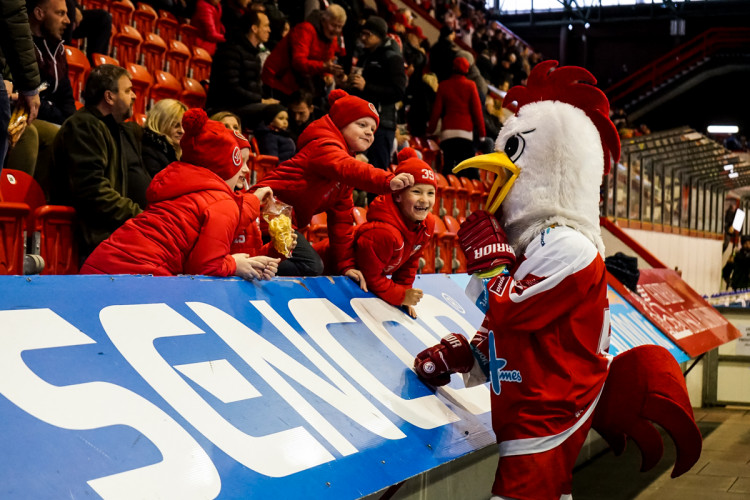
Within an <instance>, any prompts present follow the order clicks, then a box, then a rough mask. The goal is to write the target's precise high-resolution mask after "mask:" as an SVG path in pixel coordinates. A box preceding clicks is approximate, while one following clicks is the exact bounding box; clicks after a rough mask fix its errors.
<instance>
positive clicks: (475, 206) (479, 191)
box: [469, 179, 487, 212]
mask: <svg viewBox="0 0 750 500" xmlns="http://www.w3.org/2000/svg"><path fill="white" fill-rule="evenodd" d="M471 183H472V185H473V186H474V191H473V194H471V195H469V200H470V202H469V207H470V209H471V211H472V212H476V211H477V210H482V209H484V201H485V200H486V199H487V192H486V190H485V189H484V184H482V181H480V180H479V179H471Z"/></svg>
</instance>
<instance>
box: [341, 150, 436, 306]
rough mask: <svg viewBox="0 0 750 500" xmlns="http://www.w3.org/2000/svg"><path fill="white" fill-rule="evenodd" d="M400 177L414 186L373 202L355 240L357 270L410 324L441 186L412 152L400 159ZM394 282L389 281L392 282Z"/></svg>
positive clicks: (418, 297) (400, 156)
mask: <svg viewBox="0 0 750 500" xmlns="http://www.w3.org/2000/svg"><path fill="white" fill-rule="evenodd" d="M398 160H399V161H398V167H397V168H396V172H395V173H396V174H400V173H402V172H407V173H409V174H411V175H412V176H413V177H414V185H413V186H410V187H407V188H405V189H402V190H401V191H397V192H395V193H392V194H383V195H380V196H378V197H377V198H375V200H374V201H373V202H372V204H371V205H370V207H369V208H368V210H367V222H366V223H365V224H362V225H361V226H359V227H358V228H357V230H356V234H355V237H354V248H355V250H354V257H355V262H356V266H357V268H358V269H360V270H361V271H362V274H363V275H364V277H365V281H366V282H367V288H368V289H369V290H370V291H371V292H372V293H374V294H375V295H377V296H378V297H380V298H381V299H383V300H384V301H386V302H388V303H389V304H391V305H394V306H403V307H405V308H406V310H407V311H408V313H409V315H410V316H411V317H412V318H416V317H417V312H416V310H415V309H414V306H416V305H417V303H418V302H419V301H420V300H421V298H422V295H423V293H422V290H419V289H418V288H412V285H413V284H414V278H415V276H416V274H417V269H418V267H419V259H420V257H421V256H422V252H423V250H424V247H425V245H426V244H427V243H428V242H429V241H430V238H432V235H433V234H434V232H435V216H434V215H433V214H432V213H430V212H431V210H432V207H433V205H434V204H435V193H436V191H437V183H436V181H435V174H434V172H433V171H432V169H431V168H430V166H429V165H427V164H426V163H425V162H423V161H422V160H420V159H418V158H417V153H416V151H414V150H413V149H411V148H404V149H403V150H401V152H399V154H398ZM389 276H390V278H389Z"/></svg>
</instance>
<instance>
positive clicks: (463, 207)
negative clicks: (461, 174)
mask: <svg viewBox="0 0 750 500" xmlns="http://www.w3.org/2000/svg"><path fill="white" fill-rule="evenodd" d="M445 177H446V179H447V180H448V182H449V183H450V185H451V186H453V188H455V190H456V204H455V206H454V209H453V213H452V214H449V215H452V216H453V217H455V218H456V219H458V220H464V219H466V217H468V215H469V214H467V213H466V211H467V210H468V208H469V190H468V188H467V187H466V186H464V184H463V183H462V182H461V181H460V180H459V179H458V177H456V176H455V175H453V174H448V175H446V176H445Z"/></svg>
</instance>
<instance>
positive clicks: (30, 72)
mask: <svg viewBox="0 0 750 500" xmlns="http://www.w3.org/2000/svg"><path fill="white" fill-rule="evenodd" d="M0 51H2V53H3V54H4V56H5V57H4V60H3V58H0V63H1V64H0V170H2V169H3V164H4V163H5V153H6V152H7V150H8V149H7V148H8V137H9V133H8V124H9V123H10V118H11V114H10V96H11V95H12V94H13V88H12V86H11V85H6V82H4V81H3V76H2V69H4V68H5V66H6V65H7V66H8V68H10V72H11V73H12V74H13V75H14V76H15V80H14V82H15V89H16V92H17V93H18V96H17V99H20V100H21V102H22V104H23V105H24V106H25V107H26V109H28V111H29V117H28V119H27V120H26V124H28V123H31V122H33V121H34V119H35V118H36V115H37V113H38V112H39V90H38V87H39V82H40V79H39V68H38V67H37V64H36V58H35V57H34V42H33V41H32V39H31V29H30V28H29V18H28V16H27V15H26V7H25V4H24V2H23V0H3V1H2V2H0ZM11 126H14V127H16V124H11ZM20 127H21V130H18V131H15V130H14V132H16V133H17V134H18V135H19V136H20V134H21V133H23V131H22V128H23V127H25V125H24V124H20Z"/></svg>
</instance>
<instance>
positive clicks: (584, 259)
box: [414, 61, 702, 500]
mask: <svg viewBox="0 0 750 500" xmlns="http://www.w3.org/2000/svg"><path fill="white" fill-rule="evenodd" d="M595 83H596V80H595V79H594V77H593V76H592V75H591V74H590V73H589V72H588V71H586V70H585V69H583V68H578V67H573V66H571V67H561V68H557V62H556V61H546V62H543V63H540V64H538V65H537V66H536V67H535V68H534V69H533V71H532V72H531V74H530V75H529V78H528V85H527V86H526V87H513V88H512V89H510V91H509V92H508V94H507V95H506V97H505V104H504V105H505V106H506V107H508V108H509V109H510V110H511V111H513V112H514V113H515V115H514V116H513V117H511V118H510V119H508V121H507V122H506V124H505V126H504V127H503V129H502V131H501V133H500V135H499V136H498V138H497V141H496V143H495V151H496V152H494V153H491V154H489V155H484V156H477V157H475V158H472V159H470V160H467V161H465V162H463V163H461V164H460V165H459V166H457V167H456V169H455V170H456V171H458V170H462V169H465V168H472V167H475V168H481V169H485V170H489V171H491V172H494V173H495V174H496V179H495V182H494V185H493V186H492V189H491V191H490V194H489V197H488V200H487V205H486V209H487V211H478V212H475V213H473V214H472V215H471V216H470V217H469V218H468V219H466V221H465V222H464V224H463V225H462V226H461V230H460V231H459V241H460V244H461V247H462V249H463V251H464V253H465V254H466V258H467V262H468V270H469V273H471V274H473V276H472V280H471V282H470V284H469V286H468V287H467V294H469V295H470V296H472V298H476V303H477V305H478V306H479V307H480V308H481V309H482V310H484V311H485V313H486V316H485V318H484V322H483V323H482V326H481V327H480V329H479V331H478V332H477V333H476V335H475V336H474V337H473V338H472V339H471V341H470V342H469V341H468V340H467V339H466V338H464V337H463V336H462V335H460V334H450V335H448V336H447V337H445V338H444V339H443V340H442V341H441V343H440V344H438V345H436V346H434V347H430V348H429V349H426V350H424V351H422V352H421V353H420V354H419V355H418V356H417V358H416V360H415V362H414V368H415V370H416V372H417V374H418V375H419V376H420V377H421V378H422V379H423V380H425V381H426V382H427V383H429V384H431V385H435V386H439V385H444V384H447V383H448V382H449V381H450V376H451V373H456V372H458V373H463V374H464V380H465V383H466V385H475V384H477V383H484V382H486V381H488V380H489V381H490V383H491V396H490V397H491V398H492V426H493V429H494V431H495V434H496V436H497V441H498V444H499V451H500V459H499V462H498V467H497V472H496V475H495V482H494V484H493V486H492V493H493V494H494V495H495V497H493V498H508V499H517V500H522V499H524V500H525V499H529V500H532V499H533V500H553V499H554V500H557V499H559V498H571V484H572V471H573V466H574V464H575V461H576V458H577V457H578V453H579V451H580V449H581V447H582V445H583V442H584V440H585V439H586V435H587V433H588V432H589V429H590V428H591V427H592V424H593V427H594V429H595V430H597V431H598V432H599V433H600V434H601V435H602V436H603V437H604V438H605V439H606V440H607V442H608V443H609V444H610V445H611V446H612V448H613V449H614V450H615V452H616V453H618V454H619V453H621V452H622V451H623V450H624V448H625V443H626V441H627V437H631V438H632V439H633V440H634V441H635V442H636V444H637V445H638V446H639V448H640V449H641V454H642V470H647V469H648V468H650V467H653V466H654V465H655V464H656V463H657V462H658V461H659V459H660V458H661V455H662V452H663V443H662V441H661V437H660V434H659V432H658V431H657V430H656V428H655V427H654V426H653V424H652V422H655V423H658V424H659V425H661V426H662V427H663V428H664V429H665V430H666V431H667V432H668V433H669V434H670V435H671V437H672V439H673V440H674V442H675V445H676V448H677V459H676V464H675V466H674V469H673V471H672V476H673V477H676V476H678V475H680V474H682V473H684V472H686V471H687V470H689V469H690V467H692V466H693V464H694V463H695V462H696V461H697V460H698V457H699V455H700V451H701V444H702V440H701V435H700V432H699V430H698V428H697V426H696V425H695V420H694V418H693V412H692V408H691V406H690V401H689V399H688V395H687V389H686V387H685V381H684V378H683V376H682V373H681V372H680V369H679V366H678V365H677V363H676V361H675V360H674V358H673V357H672V356H671V355H670V354H669V352H668V351H666V350H665V349H663V348H661V347H657V346H641V347H637V348H634V349H632V350H630V351H628V352H625V353H623V354H621V355H619V356H617V357H616V358H614V360H613V359H612V357H611V356H610V355H609V354H608V352H607V351H608V348H609V332H610V329H609V303H608V301H607V277H606V272H605V267H604V261H603V259H602V255H603V253H604V245H603V243H602V238H601V232H600V228H599V186H600V184H601V180H602V176H603V175H604V174H606V173H607V172H608V171H609V167H610V162H611V158H612V159H614V160H615V161H616V160H617V159H618V158H619V156H620V141H619V138H618V135H617V131H616V130H615V127H614V125H613V124H612V122H611V121H610V120H609V117H608V115H609V103H608V101H607V98H606V96H605V95H604V94H603V93H602V92H601V91H600V90H599V89H597V88H596V87H594V86H593V84H595ZM501 206H502V210H501V213H499V214H498V219H499V220H498V219H496V218H495V216H494V215H493V214H494V213H495V212H496V211H497V210H498V209H499V208H501Z"/></svg>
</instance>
